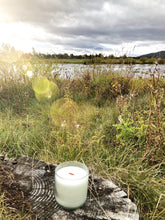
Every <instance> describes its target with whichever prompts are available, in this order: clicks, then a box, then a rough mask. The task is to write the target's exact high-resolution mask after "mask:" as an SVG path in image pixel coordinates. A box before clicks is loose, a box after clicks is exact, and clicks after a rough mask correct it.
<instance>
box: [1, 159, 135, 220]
mask: <svg viewBox="0 0 165 220" xmlns="http://www.w3.org/2000/svg"><path fill="white" fill-rule="evenodd" d="M55 167H56V165H54V164H49V163H45V162H44V161H39V160H36V159H34V158H30V157H26V156H21V157H19V158H18V159H16V160H10V159H8V158H5V157H3V156H0V177H3V178H0V189H1V190H2V191H5V192H8V191H9V194H10V197H11V198H10V199H9V201H10V200H11V205H12V202H13V205H14V203H15V206H16V205H17V206H19V207H21V206H22V205H23V206H24V207H25V210H26V209H27V210H31V211H32V213H34V214H35V216H32V218H34V219H39V220H46V219H48V220H49V219H50V220H51V219H52V220H88V219H90V220H97V219H98V220H108V219H111V220H138V219H139V214H138V212H137V207H136V205H135V204H134V203H133V202H132V201H131V200H130V199H128V198H127V194H126V193H125V192H124V191H122V190H121V189H120V188H119V187H118V186H116V185H115V184H114V183H113V182H111V181H109V180H106V179H103V178H101V177H98V176H95V175H90V177H89V187H88V198H87V201H86V203H85V205H84V206H83V207H81V208H79V209H77V210H72V211H67V210H64V209H62V208H61V207H60V206H59V205H58V204H57V203H56V201H55V197H54V171H55ZM2 170H3V171H2ZM5 176H6V178H7V179H6V180H8V181H5ZM13 190H14V191H13ZM12 191H13V192H12ZM11 192H12V193H11ZM14 197H16V198H14ZM19 207H18V208H19Z"/></svg>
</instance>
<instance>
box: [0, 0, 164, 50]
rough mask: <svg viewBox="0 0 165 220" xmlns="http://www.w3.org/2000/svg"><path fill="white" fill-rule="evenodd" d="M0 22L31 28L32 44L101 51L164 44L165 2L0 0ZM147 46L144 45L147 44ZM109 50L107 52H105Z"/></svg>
mask: <svg viewBox="0 0 165 220" xmlns="http://www.w3.org/2000/svg"><path fill="white" fill-rule="evenodd" d="M0 4H1V7H0V13H1V17H0V18H1V22H5V23H18V22H21V23H23V24H25V25H31V26H32V27H33V28H36V30H37V29H42V30H43V31H44V36H42V37H41V36H40V35H38V36H37V34H35V35H33V34H31V39H32V40H34V41H36V42H41V43H50V44H52V45H59V46H63V47H66V49H68V48H70V49H72V50H74V49H78V48H79V49H83V48H84V49H94V48H97V50H100V51H102V50H103V49H105V50H106V47H102V46H101V45H102V44H104V45H112V48H113V47H114V46H118V45H121V44H122V43H130V42H137V41H138V42H144V43H146V44H148V46H149V45H150V43H149V42H153V44H154V42H155V44H157V42H161V45H162V42H163V43H165V40H164V36H165V28H164V20H165V13H164V11H165V1H161V0H154V1H152V0H118V1H114V0H102V1H100V0H90V1H89V0H81V1H80V0H35V1H34V0H13V1H11V0H0ZM147 42H148V43H147ZM109 49H110V48H109Z"/></svg>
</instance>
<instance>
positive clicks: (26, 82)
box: [0, 58, 165, 220]
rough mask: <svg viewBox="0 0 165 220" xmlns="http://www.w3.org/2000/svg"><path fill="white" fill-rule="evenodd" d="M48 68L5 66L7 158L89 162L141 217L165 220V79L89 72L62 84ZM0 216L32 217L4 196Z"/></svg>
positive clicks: (2, 108) (37, 62) (0, 117)
mask: <svg viewBox="0 0 165 220" xmlns="http://www.w3.org/2000/svg"><path fill="white" fill-rule="evenodd" d="M46 64H47V65H45V61H43V60H41V59H38V58H35V59H32V60H30V61H28V62H27V61H26V62H25V63H24V61H22V62H15V63H7V62H2V63H1V65H0V68H1V72H0V74H1V75H0V154H3V155H7V156H8V157H17V156H18V155H22V154H23V155H28V156H31V157H35V158H38V159H41V160H44V161H47V162H51V163H56V164H58V163H60V162H63V161H67V160H78V161H84V162H85V163H86V165H87V166H88V167H90V168H91V169H92V170H93V172H95V173H97V174H99V175H102V176H104V177H106V178H108V179H112V180H113V181H114V182H115V183H116V184H117V185H119V186H121V187H122V188H123V189H124V190H125V192H126V193H127V194H128V197H129V198H131V199H132V200H133V201H134V202H135V203H136V204H137V206H138V209H139V213H140V216H141V219H152V220H154V219H155V220H157V219H162V220H163V219H164V218H165V207H164V204H165V194H164V192H165V187H164V183H165V182H164V175H165V173H164V170H165V157H164V152H165V80H164V79H163V77H162V76H161V75H159V74H158V75H157V76H155V75H154V74H152V76H149V77H147V78H144V79H143V78H141V77H140V78H134V77H131V76H130V75H129V74H127V73H125V74H124V75H123V74H121V73H120V72H118V73H117V72H115V73H114V72H113V71H111V70H109V71H108V72H107V71H102V73H101V74H100V73H99V74H97V71H96V72H94V71H91V70H88V71H86V72H84V73H83V74H82V73H81V72H77V74H76V75H75V76H74V77H73V78H70V77H68V78H67V77H65V78H61V77H59V75H58V74H52V72H53V71H55V70H56V69H55V68H56V66H55V65H54V63H53V62H52V61H49V62H48V61H47V63H46ZM25 66H26V67H25ZM95 68H97V67H95ZM28 71H32V72H33V75H32V76H31V77H29V76H28V74H27V72H28ZM0 215H1V219H30V216H28V215H27V214H26V213H24V212H22V211H20V210H16V209H14V210H13V209H12V208H11V207H10V206H8V204H7V198H6V197H5V195H4V194H3V193H2V192H1V207H0Z"/></svg>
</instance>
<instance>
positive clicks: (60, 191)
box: [55, 161, 88, 209]
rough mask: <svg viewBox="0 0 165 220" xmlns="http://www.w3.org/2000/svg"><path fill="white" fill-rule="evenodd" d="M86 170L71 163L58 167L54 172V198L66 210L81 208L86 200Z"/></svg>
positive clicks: (78, 164) (83, 166) (76, 163)
mask: <svg viewBox="0 0 165 220" xmlns="http://www.w3.org/2000/svg"><path fill="white" fill-rule="evenodd" d="M87 189H88V168H87V167H86V166H85V165H84V164H82V163H79V162H76V161H73V162H72V161H71V162H65V163H63V164H61V165H59V166H58V167H57V168H56V171H55V198H56V201H57V203H58V204H60V205H61V206H63V207H65V208H68V209H76V208H78V207H81V206H82V205H83V204H84V203H85V201H86V198H87Z"/></svg>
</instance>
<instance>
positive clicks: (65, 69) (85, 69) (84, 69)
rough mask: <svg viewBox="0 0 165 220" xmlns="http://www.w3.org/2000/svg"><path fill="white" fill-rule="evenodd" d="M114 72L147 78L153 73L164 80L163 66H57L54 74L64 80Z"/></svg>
mask: <svg viewBox="0 0 165 220" xmlns="http://www.w3.org/2000/svg"><path fill="white" fill-rule="evenodd" d="M110 71H111V72H114V73H122V74H125V75H129V76H131V77H142V78H145V77H148V76H150V75H152V74H153V73H154V74H155V75H157V74H160V75H161V76H163V78H165V65H155V64H152V65H149V64H145V65H141V64H136V65H121V64H119V65H117V64H113V65H107V64H101V65H83V64H57V65H56V68H55V71H54V74H58V75H59V76H60V77H62V78H63V77H64V78H73V77H74V76H77V75H80V74H83V73H92V74H95V75H101V74H102V73H103V72H104V73H108V72H110Z"/></svg>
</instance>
